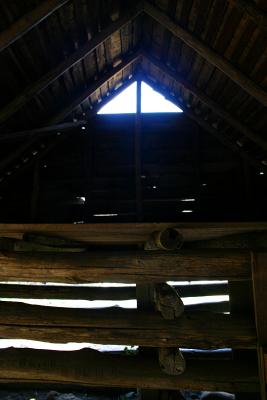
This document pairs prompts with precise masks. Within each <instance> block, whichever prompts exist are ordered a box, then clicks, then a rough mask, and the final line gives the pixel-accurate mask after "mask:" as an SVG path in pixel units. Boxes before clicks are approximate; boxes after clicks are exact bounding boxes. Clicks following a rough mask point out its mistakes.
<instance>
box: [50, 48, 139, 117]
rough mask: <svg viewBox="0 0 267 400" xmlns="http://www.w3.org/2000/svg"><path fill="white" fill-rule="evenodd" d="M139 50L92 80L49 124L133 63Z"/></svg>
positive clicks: (70, 110)
mask: <svg viewBox="0 0 267 400" xmlns="http://www.w3.org/2000/svg"><path fill="white" fill-rule="evenodd" d="M140 55H141V53H140V51H136V52H134V53H132V54H131V55H129V56H128V57H125V59H124V60H123V61H122V62H121V63H120V64H119V65H117V66H116V67H114V68H112V69H111V70H110V71H108V72H106V73H105V74H103V75H102V76H100V77H99V79H98V80H97V81H96V82H94V83H93V84H92V85H91V86H90V87H89V88H87V89H86V90H84V91H83V92H82V93H81V94H79V96H78V97H76V98H75V99H73V101H72V102H71V103H70V104H69V105H68V106H67V107H65V108H64V109H63V110H61V111H60V112H59V113H58V114H57V115H55V116H54V117H53V118H52V119H51V120H50V121H49V123H50V124H56V123H59V122H61V121H63V120H64V119H65V118H66V117H67V116H68V115H69V114H70V113H71V112H72V111H73V110H74V109H75V108H76V107H78V106H79V105H80V104H81V103H82V102H83V101H85V100H86V99H87V98H88V97H89V96H91V95H92V94H93V93H94V92H95V91H96V90H98V89H99V88H100V87H101V86H102V85H104V84H105V83H106V82H108V81H109V80H110V79H111V78H112V77H113V76H115V75H116V74H118V73H119V72H121V71H123V70H124V69H125V68H126V67H128V66H129V65H131V64H132V63H134V62H135V61H137V60H138V59H139V58H140Z"/></svg>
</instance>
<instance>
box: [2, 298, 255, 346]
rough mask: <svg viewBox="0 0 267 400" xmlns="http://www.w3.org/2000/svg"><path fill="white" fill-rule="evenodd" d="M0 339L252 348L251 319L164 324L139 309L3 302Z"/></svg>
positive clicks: (197, 317)
mask: <svg viewBox="0 0 267 400" xmlns="http://www.w3.org/2000/svg"><path fill="white" fill-rule="evenodd" d="M0 336H1V337H4V338H13V339H19V338H20V339H32V340H41V341H46V342H55V343H66V342H87V343H100V344H126V345H127V344H128V345H139V346H148V347H177V344H179V346H180V347H183V348H202V349H212V348H228V347H233V348H255V346H256V329H255V326H254V322H253V320H249V319H246V318H243V317H239V316H236V317H235V318H233V317H231V316H230V315H224V314H215V313H214V314H213V313H205V312H203V313H201V312H196V313H193V312H192V313H191V312H190V313H185V314H183V315H182V316H181V317H180V318H178V319H177V320H173V321H168V320H164V319H163V318H162V317H161V315H160V314H159V313H155V312H141V311H137V310H129V309H120V308H117V307H115V308H107V309H75V313H74V310H73V309H67V308H56V307H42V306H31V305H25V304H18V303H17V304H16V303H6V302H2V303H1V307H0Z"/></svg>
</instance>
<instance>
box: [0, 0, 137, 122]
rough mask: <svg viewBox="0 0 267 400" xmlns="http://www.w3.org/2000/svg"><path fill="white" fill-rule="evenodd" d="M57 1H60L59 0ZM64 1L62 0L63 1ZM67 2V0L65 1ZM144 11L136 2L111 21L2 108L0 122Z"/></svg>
mask: <svg viewBox="0 0 267 400" xmlns="http://www.w3.org/2000/svg"><path fill="white" fill-rule="evenodd" d="M57 2H60V1H59V0H57ZM62 2H63V1H62V0H61V3H62ZM65 2H66V1H65ZM141 12H142V6H141V4H140V3H138V4H136V5H135V6H134V7H133V8H132V9H130V10H128V12H127V13H126V14H125V15H123V16H122V17H121V18H119V19H118V20H117V21H115V22H113V23H111V24H110V25H109V26H107V27H106V28H104V29H103V30H102V31H101V32H100V33H98V34H97V35H96V36H95V37H93V38H92V39H91V40H90V41H89V42H88V43H86V44H85V45H84V46H83V47H81V48H80V49H78V50H77V51H75V52H74V53H73V54H71V55H70V56H69V57H68V58H67V59H66V60H64V61H63V62H61V63H60V64H58V65H57V66H56V67H55V68H54V69H52V70H51V71H49V72H47V74H45V75H44V76H42V77H41V78H40V79H39V80H38V81H36V82H35V83H33V84H32V85H31V86H29V87H28V88H26V89H25V90H24V91H23V92H22V93H21V94H20V95H19V96H17V97H16V98H15V99H14V100H12V101H11V102H10V103H9V104H7V105H6V106H5V107H4V108H3V109H2V110H0V124H1V123H3V122H4V121H6V120H7V119H8V118H10V117H11V116H12V115H13V114H14V113H16V112H17V111H19V110H20V109H21V108H22V107H24V106H25V105H26V104H27V103H28V102H29V101H30V100H31V99H32V98H33V97H34V96H36V95H37V94H38V93H40V92H41V91H42V90H44V89H45V88H46V87H47V86H49V85H50V84H51V83H52V82H53V81H55V80H56V79H58V78H59V77H60V76H61V75H62V74H64V72H66V71H67V70H68V69H70V68H71V67H73V65H75V64H76V63H78V62H79V61H80V60H81V59H83V58H84V57H86V56H87V55H88V54H90V53H91V52H93V51H94V50H95V49H96V48H97V47H98V46H100V45H101V44H102V43H103V42H105V40H107V39H108V38H109V37H110V36H111V35H112V34H114V33H115V32H116V31H118V30H120V29H121V28H123V27H124V26H125V25H127V24H128V23H130V22H131V20H132V19H134V18H136V17H137V16H138V15H139V14H140V13H141Z"/></svg>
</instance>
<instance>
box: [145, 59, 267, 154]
mask: <svg viewBox="0 0 267 400" xmlns="http://www.w3.org/2000/svg"><path fill="white" fill-rule="evenodd" d="M143 56H144V57H145V58H146V59H147V60H148V61H149V62H150V63H152V64H153V65H154V66H155V67H157V68H158V69H159V70H161V71H162V72H163V73H164V74H166V75H168V76H169V77H170V78H171V79H173V80H174V81H175V82H177V83H178V84H180V85H182V86H183V87H184V88H185V89H187V90H188V91H189V92H191V93H192V94H193V95H194V96H196V97H198V99H199V100H200V101H201V102H203V103H204V104H206V105H207V106H208V107H209V108H210V109H211V110H212V111H213V112H214V113H216V114H217V115H218V116H219V117H220V118H222V119H223V120H224V121H226V122H227V123H228V124H229V125H231V126H232V127H233V128H234V129H236V130H237V131H239V132H240V133H241V134H242V135H244V136H246V137H247V138H248V139H250V140H251V141H253V142H254V143H256V144H257V145H258V146H260V147H261V148H262V149H264V150H267V142H266V141H265V140H263V139H262V138H260V137H259V136H258V135H257V134H256V133H255V132H253V131H252V130H251V129H250V128H249V127H247V126H246V125H244V124H243V123H242V122H240V121H239V120H238V119H237V118H235V117H234V116H233V115H232V114H231V113H230V112H229V111H227V110H225V109H224V108H223V107H221V106H220V105H219V104H218V103H217V102H216V101H214V100H213V99H212V98H211V97H209V96H207V95H206V94H205V92H204V91H202V90H201V89H199V88H198V87H197V86H194V85H192V84H191V83H190V82H189V81H187V80H186V79H185V78H183V77H181V76H179V75H177V74H176V73H175V72H174V71H173V70H171V69H170V68H168V67H167V66H166V64H164V63H162V62H161V61H159V60H157V59H155V58H154V57H152V56H151V55H149V54H148V52H144V53H143Z"/></svg>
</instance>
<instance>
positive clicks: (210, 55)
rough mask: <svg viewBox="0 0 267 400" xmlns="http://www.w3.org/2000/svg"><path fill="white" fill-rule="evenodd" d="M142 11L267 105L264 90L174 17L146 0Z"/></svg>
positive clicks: (266, 96)
mask: <svg viewBox="0 0 267 400" xmlns="http://www.w3.org/2000/svg"><path fill="white" fill-rule="evenodd" d="M144 11H145V12H146V13H147V14H148V15H149V16H150V17H152V18H153V19H155V20H156V21H157V22H158V23H159V24H161V25H162V26H163V27H164V28H166V29H167V30H168V31H170V32H171V33H172V34H173V35H174V36H176V37H177V38H179V39H180V40H182V41H183V42H184V43H185V44H186V45H187V46H189V47H191V48H192V49H193V50H194V51H195V52H196V53H198V54H199V55H200V56H201V57H203V58H204V59H205V60H206V61H208V62H209V63H211V64H212V65H214V66H215V67H216V68H218V69H219V70H221V71H222V72H223V73H224V74H225V75H227V76H228V77H229V78H230V79H232V80H233V81H234V82H235V83H236V84H237V85H239V86H240V87H241V88H242V89H243V90H245V91H246V92H247V93H248V94H249V95H250V96H252V97H254V98H255V99H256V100H258V101H259V102H260V103H262V104H263V105H264V106H265V107H267V93H266V91H265V90H264V89H262V88H261V87H260V86H258V85H257V84H256V83H255V82H254V81H252V80H251V79H250V78H249V77H248V76H246V75H245V74H243V72H241V71H240V70H238V69H237V68H236V67H234V66H233V65H232V64H231V63H230V62H229V61H228V60H227V59H226V58H224V57H223V56H221V55H220V54H218V53H217V52H216V51H214V50H213V49H212V48H211V47H209V46H207V45H206V44H205V43H204V42H202V41H201V40H199V39H198V38H197V37H196V36H194V35H193V34H192V33H191V32H189V31H188V30H186V29H184V28H183V27H182V26H180V25H179V24H178V23H177V22H176V21H174V19H172V18H171V17H169V16H168V15H167V14H166V13H164V12H163V11H161V10H160V9H159V8H157V7H155V6H154V5H152V4H151V3H149V2H148V1H145V2H144Z"/></svg>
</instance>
